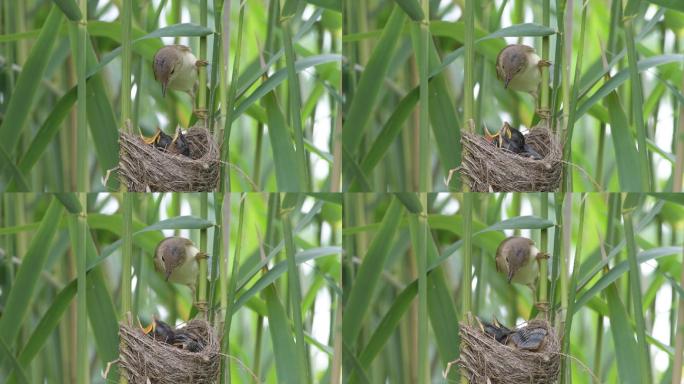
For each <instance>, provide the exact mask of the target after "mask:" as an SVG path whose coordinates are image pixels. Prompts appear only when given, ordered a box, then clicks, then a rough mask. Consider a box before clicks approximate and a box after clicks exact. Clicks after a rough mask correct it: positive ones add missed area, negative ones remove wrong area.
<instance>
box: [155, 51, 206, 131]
mask: <svg viewBox="0 0 684 384" xmlns="http://www.w3.org/2000/svg"><path fill="white" fill-rule="evenodd" d="M208 64H209V63H208V62H207V61H206V60H199V59H197V57H195V55H193V54H192V51H191V50H190V48H189V47H187V46H185V45H180V44H174V45H167V46H165V47H162V48H160V49H159V50H158V51H157V53H155V54H154V61H153V65H152V70H153V72H154V79H155V80H157V81H158V82H160V83H161V86H162V95H163V96H166V91H167V90H168V89H172V90H176V91H183V92H187V93H188V94H189V95H190V98H191V99H192V112H193V113H194V114H196V115H197V116H198V117H199V118H202V119H204V118H206V112H207V111H206V109H199V108H195V96H196V95H197V88H198V86H199V83H198V80H197V78H198V73H199V69H200V67H204V66H207V65H208Z"/></svg>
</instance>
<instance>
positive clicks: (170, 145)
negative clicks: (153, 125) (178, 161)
mask: <svg viewBox="0 0 684 384" xmlns="http://www.w3.org/2000/svg"><path fill="white" fill-rule="evenodd" d="M142 139H143V141H144V142H145V144H148V145H153V146H154V147H155V148H157V149H159V150H160V151H163V152H167V153H170V154H179V155H183V156H186V157H190V145H189V144H188V140H187V139H186V138H185V134H183V131H181V129H180V127H178V128H176V134H175V135H174V136H173V137H171V136H169V135H167V134H166V133H164V131H162V130H161V129H159V127H157V131H156V132H155V133H154V135H152V136H150V137H145V136H143V137H142Z"/></svg>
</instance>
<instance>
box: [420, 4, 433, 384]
mask: <svg viewBox="0 0 684 384" xmlns="http://www.w3.org/2000/svg"><path fill="white" fill-rule="evenodd" d="M422 8H423V14H424V15H425V19H423V21H422V22H421V23H420V41H419V42H418V48H419V51H418V71H419V75H420V90H419V93H420V96H419V97H420V125H419V126H420V136H419V138H418V141H419V145H420V160H419V167H420V168H419V169H420V170H421V173H420V180H419V184H418V185H419V191H422V192H429V191H430V190H431V188H430V175H431V167H430V158H431V155H432V151H431V149H430V115H429V112H430V108H429V105H428V101H429V99H430V95H429V94H428V84H429V83H428V71H429V68H428V52H429V51H428V50H429V46H430V2H429V0H422ZM421 197H422V196H421ZM423 208H424V209H427V207H425V206H423ZM426 355H427V354H426ZM419 356H423V355H419ZM426 357H427V356H426ZM420 379H421V380H422V379H423V376H421V377H420Z"/></svg>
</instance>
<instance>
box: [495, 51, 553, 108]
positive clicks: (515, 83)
mask: <svg viewBox="0 0 684 384" xmlns="http://www.w3.org/2000/svg"><path fill="white" fill-rule="evenodd" d="M550 65H551V62H550V61H548V60H545V59H542V58H541V57H539V55H537V53H536V52H535V51H534V48H532V47H530V46H527V45H523V44H511V45H508V46H506V47H505V48H504V49H502V50H501V52H499V55H498V56H497V57H496V75H497V77H498V78H499V80H501V81H503V83H504V88H510V89H512V90H514V91H520V92H527V93H529V94H530V95H532V97H534V100H535V105H536V102H537V99H538V94H539V93H538V90H539V84H540V83H541V80H542V76H541V71H542V68H544V67H548V66H550ZM537 111H538V113H539V115H541V116H545V117H547V116H548V113H549V111H548V110H541V109H537Z"/></svg>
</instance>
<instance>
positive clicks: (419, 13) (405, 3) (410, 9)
mask: <svg viewBox="0 0 684 384" xmlns="http://www.w3.org/2000/svg"><path fill="white" fill-rule="evenodd" d="M394 1H395V2H396V3H397V5H398V6H399V7H401V9H403V10H404V12H406V14H407V15H408V16H409V17H410V18H411V19H413V21H422V20H423V19H424V18H425V14H424V13H423V9H422V8H420V4H418V0H394Z"/></svg>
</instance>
